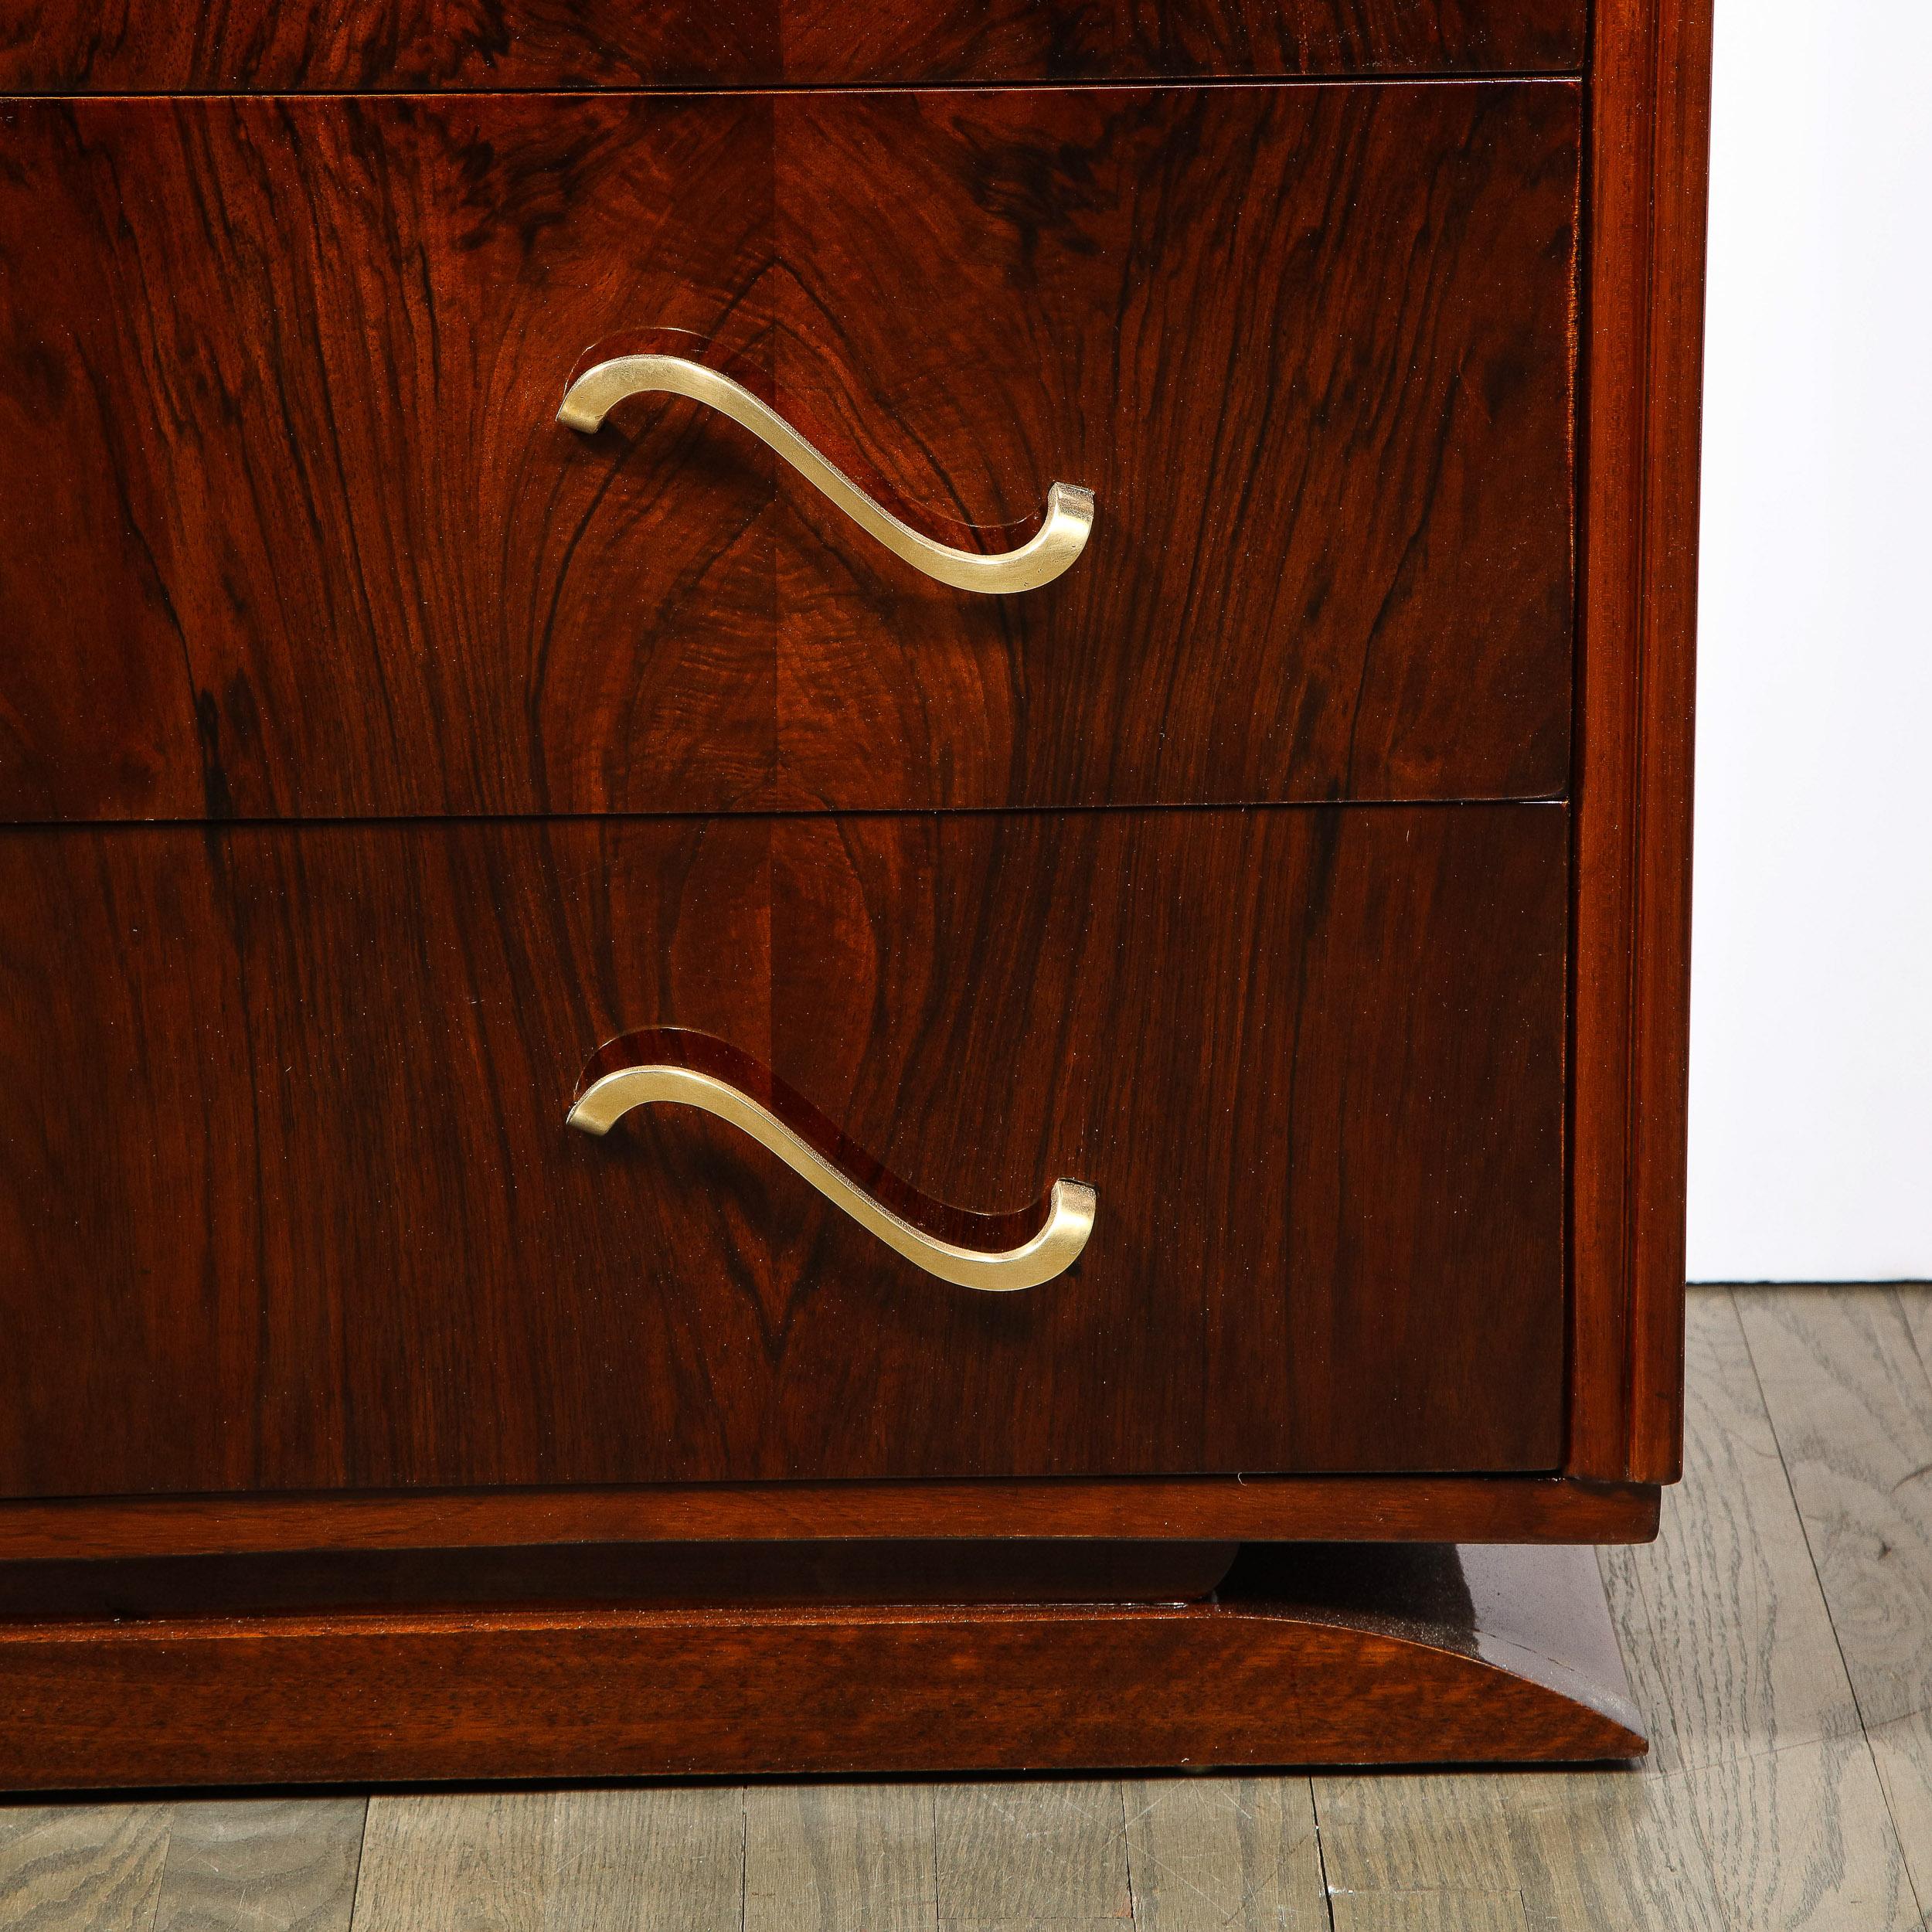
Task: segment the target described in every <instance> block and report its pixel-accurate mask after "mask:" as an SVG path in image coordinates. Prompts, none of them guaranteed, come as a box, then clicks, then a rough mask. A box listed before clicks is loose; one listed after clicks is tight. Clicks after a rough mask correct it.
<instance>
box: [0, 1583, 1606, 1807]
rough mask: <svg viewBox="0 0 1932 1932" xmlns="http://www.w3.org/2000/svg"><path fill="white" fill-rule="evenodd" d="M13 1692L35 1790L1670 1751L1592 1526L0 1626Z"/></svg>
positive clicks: (19, 1785)
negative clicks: (1007, 1573) (1548, 1540)
mask: <svg viewBox="0 0 1932 1932" xmlns="http://www.w3.org/2000/svg"><path fill="white" fill-rule="evenodd" d="M0 1707H4V1708H5V1709H6V1711H7V1713H8V1716H9V1722H8V1723H7V1724H6V1725H5V1726H4V1727H0V1785H4V1786H6V1787H12V1788H14V1789H36V1788H41V1789H44V1788H48V1787H56V1788H60V1787H66V1788H72V1789H83V1788H86V1787H90V1786H94V1787H98V1786H100V1785H102V1784H117V1785H121V1786H127V1785H130V1784H151V1783H157V1782H165V1783H167V1784H247V1783H262V1782H267V1783H278V1784H279V1783H287V1782H303V1783H336V1782H339V1783H352V1784H359V1783H362V1782H366V1781H374V1780H397V1779H406V1780H409V1781H429V1780H444V1779H474V1778H492V1779H496V1778H506V1777H509V1778H534V1779H544V1780H550V1779H566V1778H568V1779H575V1778H580V1777H639V1776H660V1775H664V1774H673V1775H679V1774H703V1775H710V1776H720V1775H722V1776H742V1775H743V1774H746V1773H747V1772H755V1773H757V1774H766V1775H768V1774H773V1773H777V1774H800V1773H832V1774H845V1773H852V1772H860V1771H879V1772H894V1771H913V1770H917V1771H923V1772H932V1771H935V1770H985V1769H992V1768H999V1769H1006V1770H1012V1769H1026V1770H1067V1769H1077V1768H1082V1767H1099V1766H1127V1765H1143V1764H1184V1765H1188V1766H1190V1767H1206V1766H1209V1765H1214V1764H1283V1763H1293V1764H1308V1763H1315V1764H1322V1763H1327V1764H1401V1763H1415V1762H1418V1761H1420V1762H1431V1761H1435V1760H1442V1759H1451V1760H1465V1761H1466V1760H1481V1759H1490V1760H1497V1759H1500V1760H1505V1761H1509V1762H1526V1761H1530V1760H1579V1759H1597V1758H1611V1757H1616V1758H1623V1757H1631V1756H1634V1755H1635V1754H1637V1753H1641V1751H1642V1750H1643V1749H1644V1740H1643V1738H1642V1736H1641V1732H1640V1730H1639V1728H1638V1719H1637V1716H1636V1714H1635V1713H1634V1711H1633V1710H1632V1709H1631V1707H1630V1704H1629V1701H1628V1694H1627V1687H1626V1686H1625V1685H1624V1678H1623V1671H1622V1667H1621V1663H1620V1662H1619V1661H1618V1659H1617V1650H1616V1644H1615V1640H1614V1637H1613V1636H1612V1634H1611V1628H1610V1624H1609V1620H1608V1617H1607V1614H1606V1613H1605V1610H1604V1600H1603V1593H1602V1590H1601V1587H1600V1584H1599V1583H1597V1573H1596V1565H1595V1563H1594V1559H1593V1558H1592V1556H1591V1554H1590V1552H1589V1551H1587V1550H1581V1549H1560V1550H1543V1551H1537V1552H1524V1551H1519V1550H1517V1551H1490V1552H1483V1551H1444V1550H1441V1549H1412V1550H1409V1551H1396V1552H1389V1551H1380V1552H1375V1551H1362V1550H1361V1549H1359V1547H1358V1549H1357V1550H1356V1551H1355V1552H1354V1553H1334V1552H1325V1551H1321V1550H1319V1549H1317V1550H1315V1551H1304V1552H1299V1553H1270V1557H1269V1560H1267V1561H1266V1562H1265V1563H1262V1564H1260V1565H1257V1566H1255V1567H1254V1568H1253V1570H1252V1571H1251V1572H1250V1575H1249V1577H1248V1579H1247V1581H1246V1583H1244V1585H1243V1590H1242V1594H1235V1591H1234V1579H1233V1578H1230V1588H1229V1590H1228V1592H1227V1593H1226V1594H1225V1595H1224V1596H1223V1598H1222V1599H1221V1600H1218V1601H1216V1602H1214V1603H1210V1604H1189V1605H1184V1606H1176V1607H1166V1606H1156V1605H1146V1606H1141V1607H1122V1608H1114V1607H1098V1606H1083V1605H1063V1606H1051V1607H1039V1608H1020V1609H1015V1608H995V1607H972V1606H951V1607H930V1608H923V1607H908V1608H900V1607H838V1606H814V1607H809V1608H802V1609H796V1610H782V1609H773V1610H757V1609H751V1610H738V1611H675V1610H669V1611H637V1610H602V1611H544V1612H534V1611H521V1612H519V1611H485V1612H481V1613H479V1612H446V1613H440V1614H439V1613H436V1612H425V1613H417V1614H397V1613H393V1612H389V1613H374V1614H362V1615H355V1614H349V1613H337V1614H324V1615H318V1614H308V1615H301V1614H291V1615H287V1616H284V1617H224V1618H219V1619H213V1618H211V1619H205V1620H204V1619H182V1620H179V1621H161V1622H154V1623H143V1622H130V1623H123V1624H113V1623H104V1622H102V1623H92V1624H89V1623H82V1622H74V1623H65V1624H60V1623H54V1624H16V1625H13V1626H11V1627H9V1626H5V1625H0ZM237 1713H247V1722H244V1723H238V1722H236V1721H235V1719H236V1714H237ZM109 1736H111V1738H112V1740H113V1747H112V1749H111V1750H104V1749H103V1748H102V1740H103V1739H104V1738H105V1737H109Z"/></svg>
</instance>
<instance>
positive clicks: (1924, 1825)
mask: <svg viewBox="0 0 1932 1932" xmlns="http://www.w3.org/2000/svg"><path fill="white" fill-rule="evenodd" d="M1871 1735H1872V1758H1873V1759H1874V1760H1875V1761H1876V1764H1877V1765H1878V1771H1879V1783H1880V1784H1883V1786H1884V1787H1885V1798H1886V1804H1887V1805H1888V1806H1889V1808H1890V1810H1891V1813H1892V1821H1893V1824H1894V1825H1896V1827H1897V1829H1898V1835H1899V1843H1900V1846H1901V1848H1902V1849H1903V1852H1904V1854H1905V1873H1906V1877H1907V1878H1908V1879H1910V1881H1911V1884H1912V1889H1913V1896H1914V1900H1915V1903H1917V1908H1918V1913H1919V1918H1920V1922H1921V1923H1923V1924H1924V1925H1927V1926H1928V1927H1932V1712H1928V1711H1920V1712H1917V1713H1915V1714H1914V1715H1913V1716H1910V1717H1900V1718H1896V1719H1894V1720H1893V1722H1892V1723H1889V1724H1881V1725H1880V1726H1879V1727H1878V1729H1877V1730H1875V1731H1873V1732H1872V1734H1871Z"/></svg>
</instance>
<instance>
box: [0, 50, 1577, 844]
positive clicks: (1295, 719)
mask: <svg viewBox="0 0 1932 1932" xmlns="http://www.w3.org/2000/svg"><path fill="white" fill-rule="evenodd" d="M1578 130H1579V89H1578V87H1577V84H1576V83H1570V82H1560V81H1545V82H1512V83H1472V84H1468V85H1445V84H1442V83H1417V84H1413V85H1410V84H1395V83H1386V84H1376V85H1374V86H1359V85H1350V86H1336V87H1306V86H1281V87H1233V88H1214V89H1168V90H1161V89H1152V90H1148V89H1141V90H1112V89H1110V90H1084V91H1083V90H1059V91H1037V90H1036V91H1032V92H1026V91H1007V92H992V93H985V92H973V91H957V92H952V93H941V94H903V93H902V94H872V95H862V94H794V95H787V96H781V97H770V96H764V97H745V96H725V95H716V96H709V97H683V98H676V99H673V98H663V97H628V98H624V99H618V98H615V97H600V98H594V97H576V98H569V99H566V98H563V97H518V98H510V97H488V98H482V97H478V98H474V99H468V100H457V99H445V100H434V101H425V100H401V99H392V100H342V99H332V100H281V101H272V102H271V101H265V100H262V101H251V100H192V101H190V100H182V101H174V102H168V101H160V100H126V101H107V100H90V101H77V102H55V101H43V102H36V103H15V104H12V105H10V106H9V107H5V108H4V109H0V435H3V436H4V439H5V447H6V451H7V461H6V464H5V467H4V469H3V470H0V628H4V630H5V634H6V635H7V637H8V638H9V643H10V645H11V646H12V648H11V649H9V651H7V652H6V653H5V654H4V655H3V656H0V718H3V719H4V721H5V722H4V724H0V816H5V817H10V818H16V819H18V818H56V819H58V818H125V817H145V816H160V817H189V818H192V817H199V816H202V815H208V816H224V815H243V816H250V817H277V816H300V815H311V816H345V815H434V814H443V813H460V814H468V813H494V812H531V811H536V812H543V811H558V812H572V813H574V812H597V811H662V810H706V811H724V810H733V809H742V808H770V807H774V806H779V805H784V806H790V807H796V808H820V807H829V808H852V809H864V808H914V809H923V808H934V807H975V806H977V807H993V806H1002V805H1074V804H1096V803H1117V804H1165V803H1188V802H1242V801H1300V800H1319V799H1345V798H1346V799H1433V798H1514V797H1535V796H1543V795H1548V794H1553V793H1556V792H1559V791H1561V790H1562V789H1563V787H1564V784H1565V782H1566V776H1567V771H1568V758H1569V723H1570V658H1571V635H1572V624H1573V587H1572V543H1571V528H1572V498H1571V483H1572V465H1571V450H1570V440H1571V437H1570V430H1571V420H1572V387H1573V342H1574V322H1573V315H1574V301H1575V296H1576V281H1575V254H1576V241H1577V184H1578ZM639 330H649V331H651V332H654V333H653V335H651V341H652V342H654V343H655V344H656V345H658V346H660V347H662V346H663V345H665V344H667V343H669V344H674V345H678V346H679V347H680V348H681V349H682V350H683V351H684V352H685V353H686V354H688V355H691V356H692V357H695V358H696V359H699V360H701V361H704V362H712V363H722V364H723V365H725V366H728V367H730V369H732V370H733V372H734V373H735V374H736V376H739V377H740V378H741V379H743V383H744V384H745V385H746V386H747V387H748V388H749V389H753V390H755V391H756V392H757V393H758V394H759V395H760V396H763V397H764V399H765V400H767V401H768V402H770V403H773V404H774V406H776V407H777V410H779V411H780V413H781V414H782V415H783V416H784V417H785V418H786V419H787V420H788V421H790V422H791V423H794V425H795V426H796V427H798V429H799V430H801V432H803V433H804V434H806V435H808V437H811V440H813V441H814V442H815V443H816V444H818V445H819V446H820V447H822V448H823V449H825V451H827V452H828V454H830V455H831V456H832V457H833V458H834V459H835V460H836V461H838V462H839V463H840V464H842V465H843V466H844V468H845V469H846V470H848V471H849V472H850V473H851V474H852V476H853V477H854V478H855V479H856V480H857V481H859V483H860V484H861V485H862V486H863V487H865V488H866V489H868V490H869V491H870V492H872V493H873V494H874V495H877V496H879V498H882V499H883V500H884V501H886V502H888V503H889V504H891V505H893V506H895V507H896V508H897V509H899V510H900V512H901V513H902V514H903V516H904V517H905V519H906V520H907V521H908V522H911V523H913V524H914V525H916V526H918V527H919V528H920V529H921V530H922V531H923V532H925V533H926V534H927V535H928V536H932V537H934V538H935V539H940V540H943V541H944V542H947V543H951V544H954V545H956V546H961V547H966V548H971V547H972V546H973V545H974V544H975V543H981V542H985V543H991V544H992V546H994V547H997V546H998V544H999V543H1002V542H1005V543H1009V544H1010V543H1012V542H1014V541H1017V540H1019V539H1021V538H1023V537H1024V536H1026V535H1027V534H1028V532H1029V529H1030V528H1031V526H1030V525H1029V523H1028V522H1027V519H1029V517H1030V518H1032V519H1035V520H1037V519H1038V518H1039V515H1040V512H1041V506H1042V505H1043V502H1045V500H1046V497H1047V494H1048V492H1049V487H1050V486H1051V485H1052V484H1053V482H1055V481H1066V482H1068V483H1072V484H1076V485H1084V486H1086V487H1087V488H1091V489H1092V490H1093V491H1094V493H1095V495H1096V498H1097V518H1096V521H1095V524H1094V532H1093V535H1092V537H1091V539H1090V542H1089V543H1088V545H1087V549H1086V550H1085V552H1084V553H1083V554H1082V555H1081V556H1080V558H1079V559H1078V560H1077V562H1076V563H1074V564H1073V566H1072V568H1071V569H1070V570H1068V571H1067V572H1066V574H1065V575H1064V576H1063V577H1059V578H1058V579H1056V580H1054V581H1053V582H1052V583H1049V584H1047V585H1046V586H1044V587H1042V588H1039V589H1036V590H1029V591H1026V592H1025V593H1023V594H1019V595H1014V596H983V595H978V594H973V593H972V592H970V591H967V590H958V589H955V588H952V587H948V586H947V585H945V584H943V583H937V582H934V580H931V579H930V578H929V577H926V576H923V575H921V574H920V573H918V572H917V571H916V570H913V569H912V568H911V567H910V566H909V565H907V564H906V563H903V562H902V561H901V560H900V559H899V558H898V557H896V556H893V554H892V553H889V551H888V550H886V549H883V548H882V547H881V546H879V545H878V544H877V543H875V542H874V541H873V540H872V538H871V537H869V536H866V534H864V532H862V531H861V530H860V529H859V528H858V526H855V524H854V523H853V522H851V521H850V520H849V519H848V518H847V517H846V516H845V515H844V514H843V513H842V512H840V511H839V510H838V509H835V508H834V507H833V506H832V504H831V503H830V502H828V499H827V498H825V497H824V496H822V495H821V494H820V493H819V492H818V490H816V489H815V488H812V487H811V486H810V485H808V484H807V483H806V482H805V481H804V480H803V479H802V478H800V477H799V476H798V474H797V473H796V472H795V471H793V470H792V469H791V468H788V467H786V466H784V465H783V464H780V463H778V462H777V461H776V460H775V459H774V457H772V456H771V455H770V453H769V452H768V451H767V450H766V448H765V447H764V446H763V445H762V444H760V443H758V442H757V441H756V440H753V438H752V437H750V436H749V435H747V434H746V433H745V431H744V430H742V429H741V428H740V427H737V426H736V425H735V424H733V423H731V422H730V421H728V420H726V419H725V418H724V417H722V416H720V415H719V414H717V413H714V412H713V411H711V410H707V409H705V408H702V407H701V406H699V405H698V404H696V403H692V402H689V401H673V402H669V403H667V402H665V400H663V399H662V398H655V397H653V398H640V399H637V400H631V401H628V402H625V403H621V404H620V405H619V406H617V408H616V410H614V412H613V413H612V414H611V417H610V419H609V421H608V422H607V424H606V426H605V427H604V428H603V429H602V430H600V431H598V432H597V434H594V435H587V436H586V435H579V434H576V433H573V431H572V430H569V429H566V428H564V427H561V426H560V425H559V423H557V422H556V412H557V409H558V406H559V403H560V401H561V400H562V397H563V391H564V389H565V386H566V381H567V379H569V378H570V376H571V374H572V372H573V369H576V368H577V366H579V365H580V362H583V359H585V358H586V357H587V355H594V354H595V353H597V352H607V351H609V350H610V349H612V348H613V347H614V346H617V345H628V344H629V343H630V342H632V341H633V339H634V332H637V331H639ZM968 526H1017V528H1016V529H1009V530H1007V531H1005V532H999V533H996V534H995V536H992V538H990V539H988V538H985V537H983V536H979V535H977V534H976V533H975V530H974V529H971V528H969V527H968Z"/></svg>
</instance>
